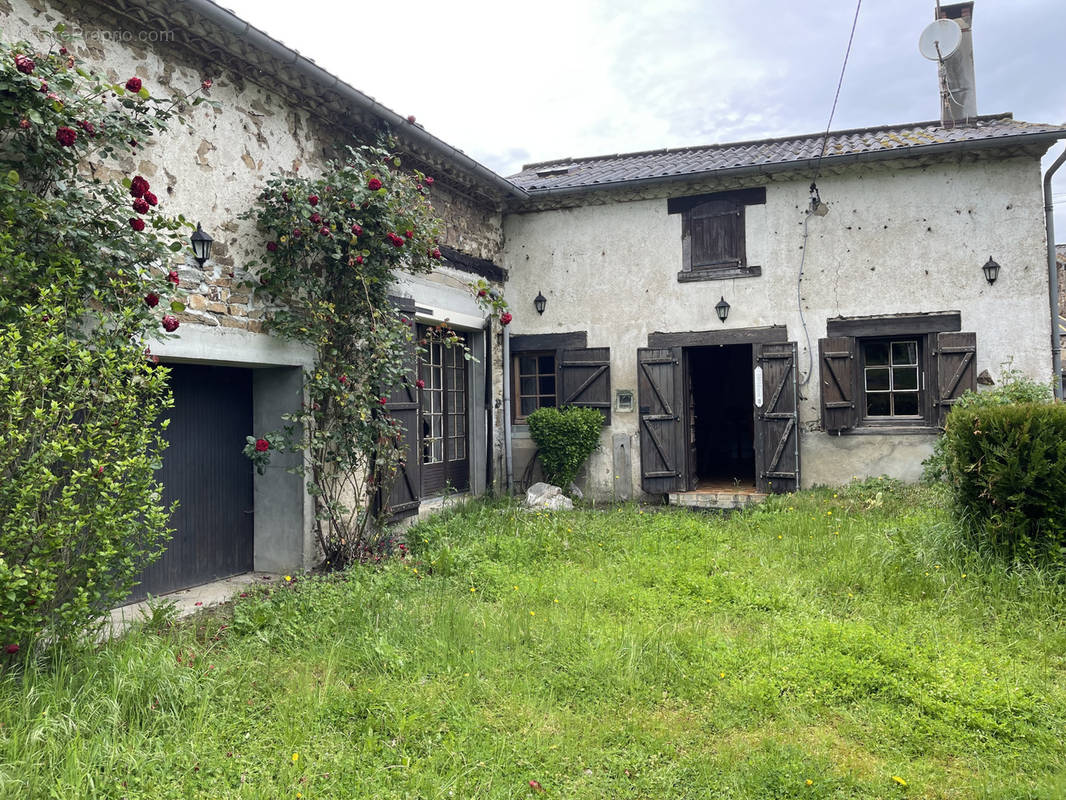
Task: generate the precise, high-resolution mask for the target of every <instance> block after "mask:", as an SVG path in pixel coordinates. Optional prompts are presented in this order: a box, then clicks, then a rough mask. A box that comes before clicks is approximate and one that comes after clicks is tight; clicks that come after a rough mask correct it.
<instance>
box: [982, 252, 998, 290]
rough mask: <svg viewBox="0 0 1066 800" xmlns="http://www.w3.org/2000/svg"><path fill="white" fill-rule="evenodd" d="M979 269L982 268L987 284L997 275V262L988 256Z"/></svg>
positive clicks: (991, 282)
mask: <svg viewBox="0 0 1066 800" xmlns="http://www.w3.org/2000/svg"><path fill="white" fill-rule="evenodd" d="M981 269H982V270H984V273H985V280H986V281H988V285H989V286H991V285H992V284H993V283H995V282H996V278H998V277H999V264H997V263H996V262H995V261H993V260H992V256H989V257H988V261H986V262H985V265H984V266H983V267H981Z"/></svg>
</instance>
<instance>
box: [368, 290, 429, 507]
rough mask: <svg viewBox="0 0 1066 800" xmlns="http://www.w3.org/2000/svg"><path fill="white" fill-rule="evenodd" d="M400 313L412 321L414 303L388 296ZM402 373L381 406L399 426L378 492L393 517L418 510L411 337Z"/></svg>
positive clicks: (419, 461) (414, 366)
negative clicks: (390, 474)
mask: <svg viewBox="0 0 1066 800" xmlns="http://www.w3.org/2000/svg"><path fill="white" fill-rule="evenodd" d="M392 301H393V302H394V303H395V304H396V306H397V308H398V309H399V312H400V315H401V316H403V317H404V318H406V319H407V320H408V321H410V322H412V323H413V322H414V313H415V303H414V300H411V299H409V298H392ZM404 361H405V363H404V377H403V379H402V380H401V381H400V384H399V386H395V387H393V389H392V390H391V391H390V392H389V393H388V403H386V404H385V409H386V410H387V411H388V413H389V414H391V415H392V416H393V417H394V418H395V419H396V420H397V421H398V422H399V423H400V426H401V427H402V428H403V439H402V441H401V442H400V443H399V445H398V447H399V448H400V450H401V455H400V465H399V469H398V470H397V472H396V476H395V478H394V479H393V482H392V485H391V486H390V487H389V488H388V489H387V490H386V491H385V492H382V493H381V495H379V502H381V503H383V505H384V506H385V508H386V510H387V511H388V513H389V514H390V515H391V519H392V520H393V521H395V520H399V519H403V518H404V517H410V516H412V515H414V514H417V513H418V505H419V503H420V502H421V499H422V473H421V469H422V454H421V453H420V452H419V446H418V439H419V436H418V431H419V427H418V409H419V398H418V387H417V386H415V381H416V380H417V379H418V375H417V370H418V349H417V346H416V344H415V341H414V338H413V337H412V339H411V341H410V342H408V343H407V348H406V350H405V352H404Z"/></svg>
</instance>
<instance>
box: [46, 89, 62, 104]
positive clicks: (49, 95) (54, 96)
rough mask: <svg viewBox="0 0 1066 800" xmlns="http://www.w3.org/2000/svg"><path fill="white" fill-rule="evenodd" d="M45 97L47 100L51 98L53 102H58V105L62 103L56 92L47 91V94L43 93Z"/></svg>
mask: <svg viewBox="0 0 1066 800" xmlns="http://www.w3.org/2000/svg"><path fill="white" fill-rule="evenodd" d="M45 97H47V98H48V99H49V100H51V101H52V102H53V103H59V105H60V106H62V105H63V101H62V100H60V99H59V95H58V94H56V93H55V92H48V93H47V94H46V95H45Z"/></svg>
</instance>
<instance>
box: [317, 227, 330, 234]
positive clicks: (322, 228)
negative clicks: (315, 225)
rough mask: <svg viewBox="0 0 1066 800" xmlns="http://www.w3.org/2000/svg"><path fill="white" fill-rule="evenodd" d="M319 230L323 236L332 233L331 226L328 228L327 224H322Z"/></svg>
mask: <svg viewBox="0 0 1066 800" xmlns="http://www.w3.org/2000/svg"><path fill="white" fill-rule="evenodd" d="M318 232H319V233H320V234H322V235H323V236H329V234H330V229H329V228H327V227H326V226H325V225H323V226H322V227H321V228H319V229H318Z"/></svg>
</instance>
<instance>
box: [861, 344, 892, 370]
mask: <svg viewBox="0 0 1066 800" xmlns="http://www.w3.org/2000/svg"><path fill="white" fill-rule="evenodd" d="M862 352H863V356H864V357H865V358H866V364H867V366H871V367H879V366H882V365H887V364H888V342H867V343H865V344H864V345H863V346H862Z"/></svg>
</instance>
